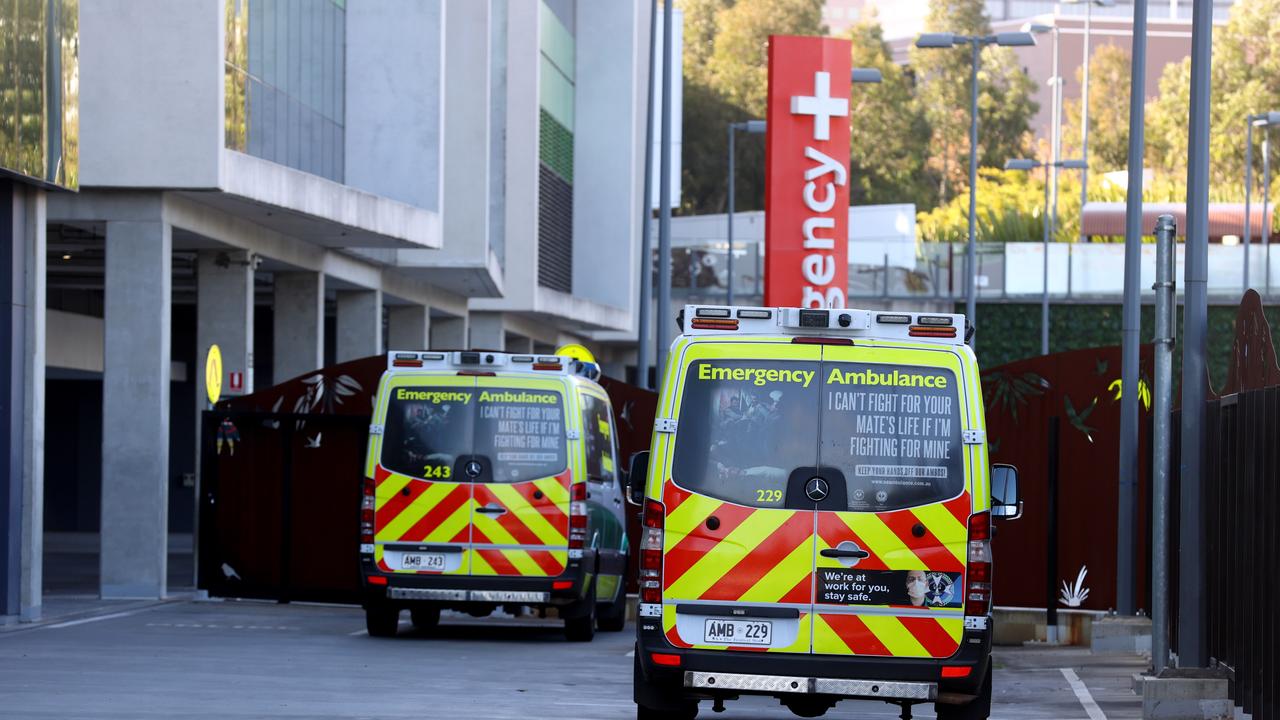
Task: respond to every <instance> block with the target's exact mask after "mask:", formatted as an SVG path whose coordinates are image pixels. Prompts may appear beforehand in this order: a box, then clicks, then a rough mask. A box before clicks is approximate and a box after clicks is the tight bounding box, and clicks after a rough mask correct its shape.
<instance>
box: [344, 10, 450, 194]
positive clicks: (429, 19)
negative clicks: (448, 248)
mask: <svg viewBox="0 0 1280 720" xmlns="http://www.w3.org/2000/svg"><path fill="white" fill-rule="evenodd" d="M443 21H444V11H443V7H442V4H441V0H422V1H419V2H413V3H380V2H353V3H349V4H348V5H347V110H346V112H347V115H346V117H347V119H346V163H347V165H346V184H347V185H351V186H353V187H357V188H360V189H362V190H368V191H369V192H372V193H376V194H378V195H383V196H386V197H389V198H392V199H395V200H399V201H401V202H406V203H409V204H411V205H417V206H418V207H422V208H427V209H429V210H437V209H439V207H440V126H441V104H440V90H441V85H440V81H441V76H440V72H441V69H442V66H443V63H444V42H443V40H442V37H441V32H442V30H443Z"/></svg>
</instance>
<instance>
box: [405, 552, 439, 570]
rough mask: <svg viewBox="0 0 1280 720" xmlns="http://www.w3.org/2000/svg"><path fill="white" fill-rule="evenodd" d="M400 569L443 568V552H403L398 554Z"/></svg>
mask: <svg viewBox="0 0 1280 720" xmlns="http://www.w3.org/2000/svg"><path fill="white" fill-rule="evenodd" d="M400 568H401V569H402V570H427V571H435V572H441V571H443V570H444V553H404V554H403V555H401V556H400Z"/></svg>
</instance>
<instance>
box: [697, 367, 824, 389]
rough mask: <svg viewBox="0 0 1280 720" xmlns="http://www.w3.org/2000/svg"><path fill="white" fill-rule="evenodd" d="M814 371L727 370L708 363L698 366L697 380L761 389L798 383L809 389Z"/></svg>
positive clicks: (775, 369) (776, 369)
mask: <svg viewBox="0 0 1280 720" xmlns="http://www.w3.org/2000/svg"><path fill="white" fill-rule="evenodd" d="M815 372H816V371H814V370H780V369H778V368H740V367H739V368H727V367H716V366H715V365H711V364H710V363H702V364H701V365H699V366H698V379H699V380H745V381H749V382H752V383H754V384H755V385H757V386H760V387H763V386H764V385H765V384H766V383H778V382H783V383H800V386H801V387H806V388H807V387H809V383H810V382H812V381H813V376H814V374H815Z"/></svg>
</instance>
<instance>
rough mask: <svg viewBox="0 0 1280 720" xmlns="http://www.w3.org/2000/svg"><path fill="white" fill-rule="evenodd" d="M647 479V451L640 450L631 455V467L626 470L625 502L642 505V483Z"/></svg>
mask: <svg viewBox="0 0 1280 720" xmlns="http://www.w3.org/2000/svg"><path fill="white" fill-rule="evenodd" d="M648 479H649V451H648V450H641V451H640V452H638V453H632V455H631V467H630V469H629V470H627V502H629V503H631V504H632V505H644V485H645V482H646V481H647V480H648Z"/></svg>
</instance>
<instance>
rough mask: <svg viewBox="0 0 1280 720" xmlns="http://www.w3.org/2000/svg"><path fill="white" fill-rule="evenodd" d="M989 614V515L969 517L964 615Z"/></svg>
mask: <svg viewBox="0 0 1280 720" xmlns="http://www.w3.org/2000/svg"><path fill="white" fill-rule="evenodd" d="M990 612H991V513H987V512H981V513H975V514H973V515H970V516H969V563H968V568H967V569H966V571H965V583H964V614H965V615H968V616H972V617H981V616H985V615H988V614H989V613H990Z"/></svg>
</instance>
